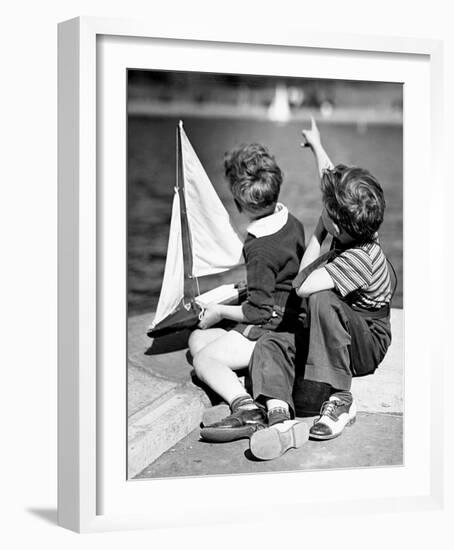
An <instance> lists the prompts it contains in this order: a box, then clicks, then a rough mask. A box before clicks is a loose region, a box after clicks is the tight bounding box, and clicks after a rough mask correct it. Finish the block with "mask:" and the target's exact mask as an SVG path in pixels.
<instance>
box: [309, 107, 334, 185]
mask: <svg viewBox="0 0 454 550" xmlns="http://www.w3.org/2000/svg"><path fill="white" fill-rule="evenodd" d="M301 133H302V134H303V138H304V140H305V141H304V142H303V143H302V144H301V146H302V147H310V148H311V149H312V152H313V153H314V156H315V161H316V163H317V168H318V173H319V175H320V177H321V176H322V174H323V171H324V170H329V169H331V168H333V167H334V165H333V163H332V162H331V159H330V158H329V156H328V154H327V152H326V151H325V149H324V148H323V145H322V141H321V138H320V132H319V129H318V127H317V124H316V123H315V120H314V117H311V128H310V130H302V132H301Z"/></svg>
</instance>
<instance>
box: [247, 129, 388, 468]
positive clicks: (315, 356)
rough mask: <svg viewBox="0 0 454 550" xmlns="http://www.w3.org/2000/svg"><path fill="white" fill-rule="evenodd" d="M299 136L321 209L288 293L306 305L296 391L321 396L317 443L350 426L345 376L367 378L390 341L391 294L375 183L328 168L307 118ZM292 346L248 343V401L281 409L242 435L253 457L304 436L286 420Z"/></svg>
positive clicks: (352, 414)
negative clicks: (309, 155)
mask: <svg viewBox="0 0 454 550" xmlns="http://www.w3.org/2000/svg"><path fill="white" fill-rule="evenodd" d="M303 136H304V138H305V143H304V146H309V147H310V148H311V149H312V151H313V152H314V155H315V158H316V161H317V164H318V169H319V173H320V177H321V188H322V198H323V211H322V214H321V216H320V219H319V222H318V224H317V227H316V229H315V231H314V234H313V235H312V237H311V240H310V242H309V244H308V247H307V249H306V252H305V253H304V256H303V259H302V261H301V266H300V273H299V275H298V276H297V278H296V279H295V283H294V286H295V287H296V288H297V294H298V295H299V296H301V297H304V298H306V299H307V326H306V329H305V331H303V332H305V336H306V338H307V340H306V346H307V347H306V349H305V352H306V353H307V356H306V357H305V361H304V365H303V366H304V384H306V386H307V388H308V387H318V388H320V387H323V388H325V389H328V392H329V393H328V395H329V398H328V400H327V401H325V402H324V403H323V405H322V407H321V410H320V415H319V417H318V418H317V419H316V420H315V422H314V424H313V426H312V427H311V428H310V430H309V437H311V438H312V439H319V440H326V439H332V438H334V437H337V436H339V435H340V434H341V433H342V431H343V429H344V427H345V426H347V425H349V424H352V423H353V422H354V421H355V418H356V407H355V404H354V402H353V398H352V394H351V392H350V388H351V381H352V377H353V376H364V375H366V374H371V373H373V372H374V371H375V369H376V368H377V366H378V365H379V364H380V362H381V361H382V360H383V358H384V356H385V353H386V351H387V349H388V347H389V344H390V343H391V329H390V321H389V310H390V301H391V297H392V291H391V282H390V275H389V272H388V264H387V260H386V257H385V255H384V253H383V250H382V249H381V247H380V243H379V240H378V234H377V231H378V229H379V227H380V225H381V223H382V221H383V214H384V209H385V200H384V196H383V190H382V188H381V186H380V184H379V183H378V181H377V180H376V179H375V178H374V176H372V174H370V173H369V172H368V171H367V170H364V169H362V168H357V167H348V166H344V165H338V166H336V167H334V166H333V165H332V163H331V161H330V159H329V157H328V155H327V154H326V152H325V150H324V149H323V146H322V144H321V140H320V133H319V131H318V129H317V126H316V124H315V122H314V121H312V128H311V130H305V131H303ZM328 235H331V236H332V238H333V240H332V246H331V249H332V250H331V253H330V254H329V255H328V258H327V259H326V263H325V264H324V262H323V258H322V255H321V246H322V243H323V242H324V240H325V239H326V238H327V236H328ZM296 347H297V346H296V345H295V343H294V340H292V338H291V336H290V335H285V334H273V335H271V334H270V335H265V336H263V337H262V338H261V339H260V340H259V342H258V343H257V345H256V348H255V351H254V354H253V357H252V360H251V363H250V372H251V380H252V386H253V388H254V398H255V399H257V400H258V401H260V400H261V399H274V400H276V401H280V405H281V415H280V416H278V415H276V416H275V418H270V419H269V427H268V428H266V429H264V430H261V431H259V432H257V433H255V434H254V435H253V436H252V438H251V441H250V449H251V452H252V454H253V455H254V456H256V457H257V458H260V459H270V458H276V457H277V456H280V455H281V454H283V453H284V452H285V451H286V450H287V449H289V448H291V447H298V446H300V445H301V444H302V443H304V441H305V440H306V439H307V436H306V437H305V430H307V428H306V426H305V425H304V424H303V423H302V422H298V421H296V420H291V417H292V416H294V412H295V405H294V402H293V398H294V397H295V399H296V398H297V396H296V395H295V393H294V388H293V385H294V381H295V363H299V360H297V359H296V353H297V350H296ZM265 365H268V367H266V366H265ZM269 369H273V371H274V377H273V380H274V382H275V381H276V371H277V372H278V373H280V377H279V380H280V381H279V383H278V384H275V385H274V387H271V385H270V384H268V383H267V380H268V379H270V377H269V375H267V371H268V370H269ZM276 388H278V390H277V391H276ZM307 388H306V389H307Z"/></svg>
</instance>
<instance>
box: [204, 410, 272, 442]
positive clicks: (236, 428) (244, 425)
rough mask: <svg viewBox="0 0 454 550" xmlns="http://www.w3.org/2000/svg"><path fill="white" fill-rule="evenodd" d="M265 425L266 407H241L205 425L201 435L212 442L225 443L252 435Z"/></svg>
mask: <svg viewBox="0 0 454 550" xmlns="http://www.w3.org/2000/svg"><path fill="white" fill-rule="evenodd" d="M265 426H266V413H265V410H264V408H263V407H261V406H260V405H258V406H256V407H254V408H251V409H244V408H239V409H238V410H236V411H235V412H233V413H232V414H231V415H229V416H227V417H226V418H224V419H223V420H220V421H219V422H215V423H214V424H211V425H209V426H204V427H203V428H202V429H201V430H200V436H201V438H202V439H204V440H205V441H210V442H212V443H225V442H227V441H236V440H237V439H244V438H246V437H250V436H251V435H252V434H253V433H255V432H256V431H257V430H260V429H263V428H265Z"/></svg>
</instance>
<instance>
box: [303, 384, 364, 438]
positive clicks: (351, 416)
mask: <svg viewBox="0 0 454 550" xmlns="http://www.w3.org/2000/svg"><path fill="white" fill-rule="evenodd" d="M355 421H356V405H355V403H354V402H353V398H352V394H351V393H350V392H348V391H343V392H337V393H333V395H332V396H331V397H330V398H329V400H328V401H325V402H324V403H323V405H322V408H321V410H320V416H319V418H318V419H317V420H315V421H314V424H313V426H312V427H311V429H310V430H309V435H310V437H311V439H323V440H324V439H333V438H335V437H338V436H340V434H341V433H342V432H343V431H344V428H345V427H346V426H351V425H352V424H354V423H355Z"/></svg>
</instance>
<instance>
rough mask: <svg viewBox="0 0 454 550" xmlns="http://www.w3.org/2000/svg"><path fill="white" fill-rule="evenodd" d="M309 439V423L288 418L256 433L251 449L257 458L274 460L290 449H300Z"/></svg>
mask: <svg viewBox="0 0 454 550" xmlns="http://www.w3.org/2000/svg"><path fill="white" fill-rule="evenodd" d="M278 426H279V427H278ZM308 439H309V429H308V427H307V424H305V423H304V422H299V421H297V420H286V421H285V422H282V423H280V424H276V425H274V426H271V427H270V428H265V429H264V430H260V431H258V432H256V433H254V434H253V436H252V437H251V441H250V445H249V449H250V451H251V453H252V454H253V455H254V456H255V458H259V459H260V460H272V459H273V458H278V457H279V456H281V455H283V454H284V453H285V452H287V451H288V450H289V449H298V448H299V447H301V446H302V445H304V443H306V441H307V440H308Z"/></svg>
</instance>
